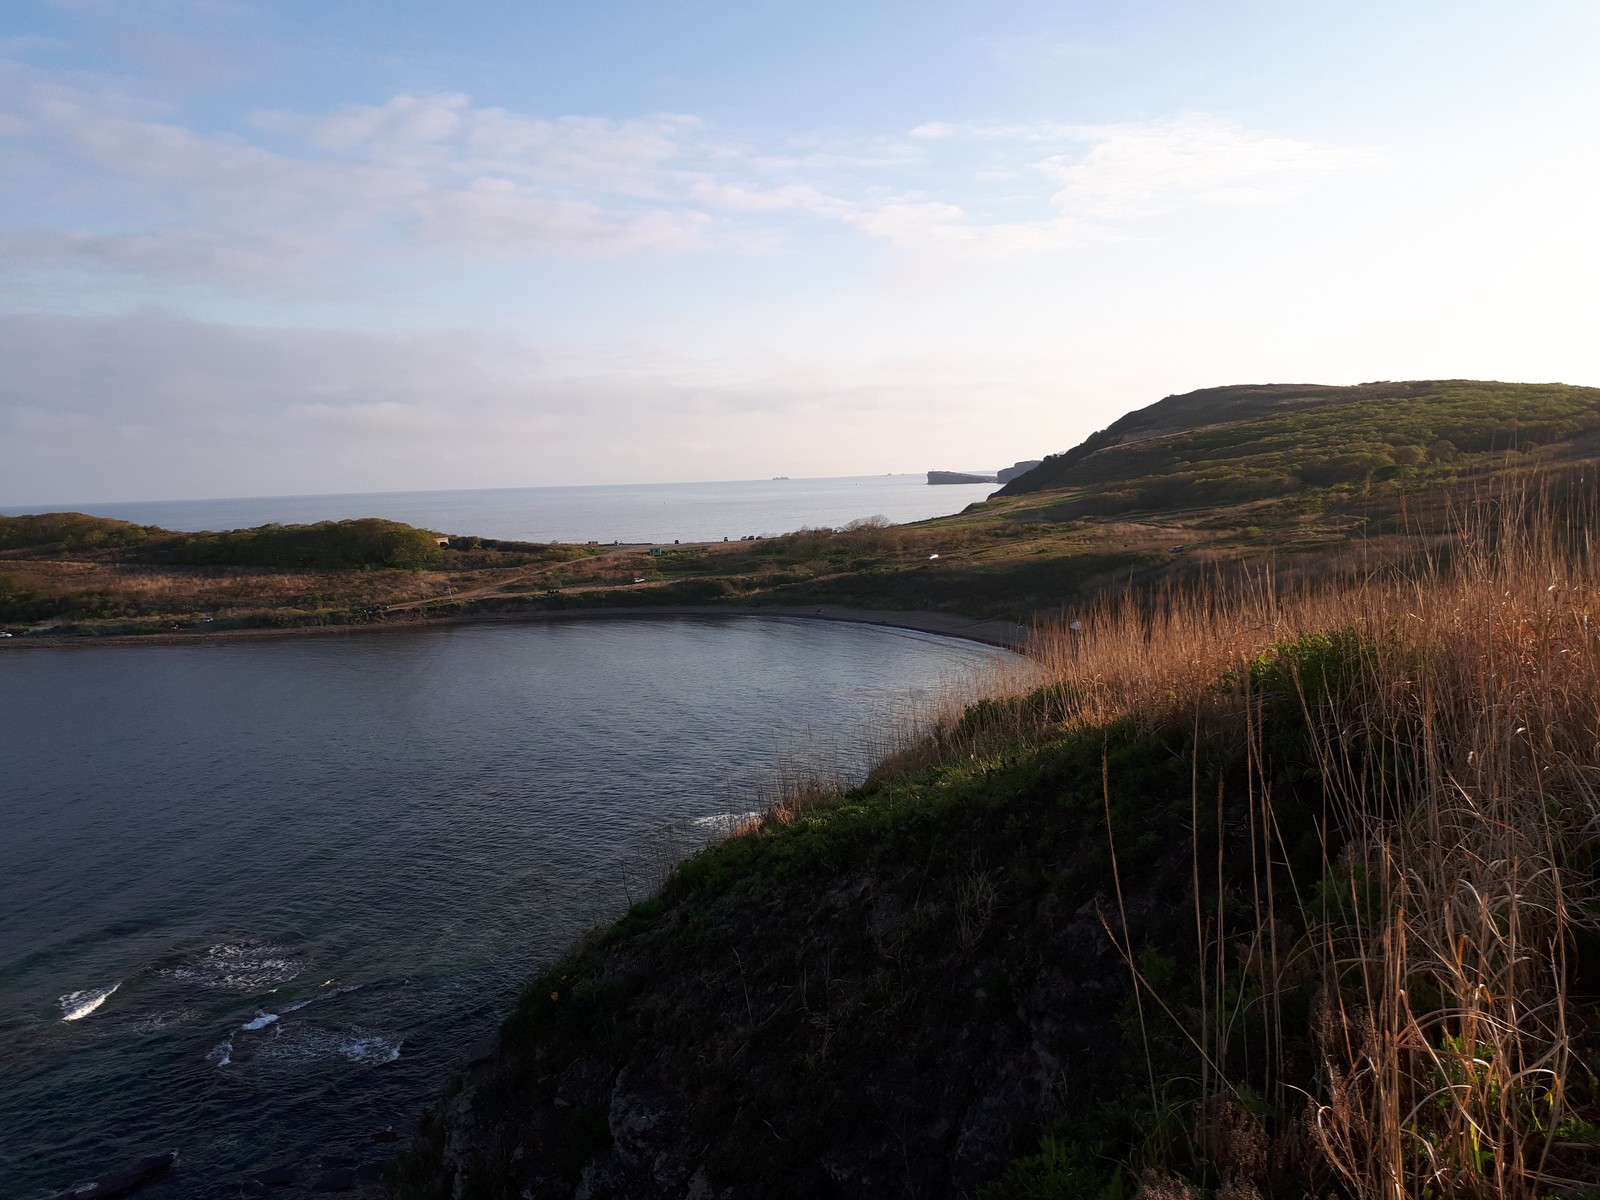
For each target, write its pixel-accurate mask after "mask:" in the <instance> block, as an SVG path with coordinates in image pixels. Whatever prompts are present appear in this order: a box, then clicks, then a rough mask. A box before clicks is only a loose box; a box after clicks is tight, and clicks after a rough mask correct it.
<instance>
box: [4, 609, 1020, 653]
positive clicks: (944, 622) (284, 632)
mask: <svg viewBox="0 0 1600 1200" xmlns="http://www.w3.org/2000/svg"><path fill="white" fill-rule="evenodd" d="M628 617H655V618H660V617H798V618H801V619H804V620H810V621H844V622H847V623H850V624H855V625H880V626H884V627H887V628H891V629H906V630H910V631H912V632H913V633H928V634H934V635H935V636H939V637H950V638H958V639H961V640H964V641H969V642H981V643H983V644H984V645H988V646H998V647H1000V648H1001V649H1004V650H1010V651H1013V652H1014V653H1019V654H1020V653H1025V652H1026V648H1027V646H1028V644H1029V642H1030V641H1031V640H1032V637H1033V633H1032V631H1031V630H1030V629H1028V628H1027V627H1026V626H1023V625H1019V624H1017V623H1016V622H1014V621H1005V620H1000V619H998V618H978V617H964V616H960V615H958V614H955V613H936V612H922V611H916V610H905V611H893V610H882V609H870V608H848V607H845V606H844V605H830V604H824V605H820V606H818V605H748V604H747V605H738V606H728V607H710V606H707V605H695V604H660V605H640V606H638V607H618V608H567V609H530V610H528V611H526V612H495V613H459V614H452V615H450V616H442V617H419V618H416V619H414V620H405V621H377V622H372V623H371V624H352V625H298V626H290V627H287V628H281V629H274V628H262V629H228V630H217V631H215V632H210V631H207V630H203V629H194V630H185V631H181V632H177V633H172V632H162V633H131V634H111V635H107V636H105V637H95V636H73V637H51V636H48V635H43V636H33V637H22V638H10V639H7V640H6V641H5V642H4V643H0V645H3V646H4V647H7V648H12V647H14V648H16V649H22V648H24V647H28V648H32V649H50V650H64V649H88V648H91V647H102V646H144V645H159V646H174V645H216V644H232V643H236V642H245V641H259V640H266V639H275V638H295V637H308V636H316V635H322V636H338V635H346V636H353V635H358V634H381V633H402V632H410V631H414V630H418V629H442V628H446V627H449V626H454V625H488V624H527V623H532V622H539V621H563V620H577V621H594V620H621V619H626V618H628ZM0 652H3V651H0Z"/></svg>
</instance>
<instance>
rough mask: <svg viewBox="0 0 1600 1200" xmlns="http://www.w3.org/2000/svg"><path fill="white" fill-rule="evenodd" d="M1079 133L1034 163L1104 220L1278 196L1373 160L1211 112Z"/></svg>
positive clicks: (1067, 201)
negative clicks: (1063, 148)
mask: <svg viewBox="0 0 1600 1200" xmlns="http://www.w3.org/2000/svg"><path fill="white" fill-rule="evenodd" d="M1072 136H1073V140H1075V141H1077V142H1078V143H1080V145H1081V146H1083V147H1086V149H1080V150H1077V151H1076V152H1068V153H1064V154H1056V155H1051V156H1050V157H1049V158H1046V159H1044V160H1042V161H1041V162H1039V163H1037V164H1035V165H1036V167H1037V168H1038V169H1039V170H1040V171H1042V172H1043V173H1044V174H1045V175H1046V176H1047V177H1049V178H1050V179H1053V180H1054V181H1056V182H1057V183H1059V184H1060V185H1061V186H1060V190H1059V191H1057V192H1056V194H1055V195H1054V196H1053V197H1052V201H1053V202H1054V203H1055V204H1056V205H1057V207H1059V208H1060V209H1061V210H1062V211H1063V212H1066V213H1069V214H1072V215H1076V216H1083V217H1091V218H1096V219H1101V220H1116V219H1123V218H1131V217H1139V216H1144V215H1148V214H1150V213H1154V212H1161V211H1166V210H1169V209H1172V208H1175V207H1179V206H1181V205H1183V204H1185V203H1186V202H1190V201H1194V200H1200V201H1203V202H1205V203H1208V204H1269V203H1276V202H1280V201H1283V200H1288V199H1291V198H1293V197H1294V196H1296V195H1298V194H1300V193H1301V192H1303V191H1305V190H1306V189H1307V188H1309V187H1311V186H1313V185H1314V184H1315V183H1316V182H1317V181H1318V180H1319V179H1321V178H1324V177H1326V176H1329V175H1332V174H1335V173H1337V172H1341V171H1346V170H1349V169H1352V168H1358V167H1361V166H1364V165H1366V164H1367V163H1368V162H1370V161H1371V155H1370V154H1369V153H1368V152H1366V151H1363V150H1358V149H1347V148H1342V147H1334V146H1320V145H1316V144H1314V143H1311V142H1304V141H1297V140H1295V139H1292V138H1284V137H1273V136H1271V135H1269V134H1263V133H1257V132H1254V131H1252V130H1247V129H1243V128H1241V127H1240V126H1238V125H1236V124H1234V123H1232V122H1229V121H1223V120H1219V119H1217V118H1215V117H1210V116H1206V115H1191V116H1184V117H1177V118H1174V119H1171V120H1165V121H1152V122H1143V123H1127V124H1113V125H1101V126H1091V127H1084V128H1081V129H1079V130H1076V131H1075V132H1074V134H1073V135H1072Z"/></svg>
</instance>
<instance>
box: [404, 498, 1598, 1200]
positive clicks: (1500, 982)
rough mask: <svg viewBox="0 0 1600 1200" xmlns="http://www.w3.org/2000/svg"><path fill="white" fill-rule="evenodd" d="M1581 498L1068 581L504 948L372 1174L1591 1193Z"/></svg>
mask: <svg viewBox="0 0 1600 1200" xmlns="http://www.w3.org/2000/svg"><path fill="white" fill-rule="evenodd" d="M1596 533H1600V495H1597V494H1596V492H1595V490H1594V489H1593V487H1592V486H1591V487H1589V488H1588V489H1587V490H1583V491H1573V490H1570V489H1565V488H1561V487H1559V486H1558V487H1557V488H1556V489H1555V490H1554V491H1552V492H1550V493H1546V494H1544V495H1539V494H1536V493H1527V492H1519V491H1516V490H1511V491H1506V492H1502V493H1500V495H1499V497H1498V498H1497V499H1494V500H1493V501H1492V502H1490V503H1487V504H1486V505H1484V506H1483V507H1481V508H1480V510H1479V511H1478V512H1477V514H1476V515H1475V516H1474V517H1473V518H1472V519H1471V520H1470V521H1468V522H1467V523H1465V524H1464V525H1462V526H1461V527H1459V528H1458V530H1457V532H1456V533H1455V534H1453V535H1452V536H1451V537H1450V538H1449V540H1448V543H1447V545H1446V548H1447V549H1448V551H1449V553H1447V554H1444V555H1441V556H1439V557H1437V558H1436V559H1435V560H1434V561H1433V562H1432V563H1431V564H1428V565H1424V566H1421V567H1415V568H1407V569H1404V570H1396V571H1387V572H1374V571H1371V570H1367V571H1364V572H1362V573H1360V575H1359V576H1357V577H1351V578H1346V579H1343V580H1339V581H1334V582H1329V583H1325V584H1323V585H1321V586H1318V587H1313V588H1305V589H1282V590H1280V589H1276V588H1274V587H1273V586H1271V585H1270V584H1269V583H1268V582H1267V581H1266V580H1265V579H1256V580H1253V581H1248V582H1247V583H1246V584H1244V585H1242V586H1239V587H1230V586H1227V585H1225V584H1221V583H1215V582H1214V583H1212V584H1208V585H1203V586H1200V587H1198V588H1194V589H1182V588H1180V589H1176V590H1171V591H1168V592H1166V593H1165V594H1164V595H1163V596H1162V597H1161V598H1160V603H1159V604H1155V605H1151V604H1147V603H1142V602H1140V600H1139V598H1138V597H1135V596H1132V595H1129V594H1127V593H1123V594H1122V595H1120V596H1114V597H1108V598H1107V599H1105V600H1104V601H1103V602H1102V603H1100V604H1098V605H1096V606H1093V607H1091V608H1090V609H1087V610H1082V611H1081V612H1080V614H1079V615H1080V617H1081V623H1082V626H1083V629H1082V631H1081V632H1074V631H1073V630H1071V629H1069V628H1065V627H1060V626H1058V627H1056V628H1055V630H1054V631H1052V632H1049V633H1047V634H1046V635H1045V637H1044V638H1043V639H1042V640H1041V641H1040V642H1039V643H1038V645H1037V646H1036V648H1035V649H1036V658H1037V661H1038V668H1039V670H1038V674H1037V675H1035V676H1034V677H1033V678H1032V679H1031V680H1030V679H1017V680H1014V681H1011V683H1010V684H1009V685H1004V686H1001V687H1000V688H999V689H998V690H997V692H996V693H995V695H994V696H993V697H992V698H990V699H986V700H982V701H979V702H978V703H976V704H974V705H972V706H971V707H969V708H967V709H966V710H965V711H964V712H959V713H952V714H950V715H949V716H948V717H946V718H945V719H944V720H943V721H942V722H941V723H940V724H939V725H938V726H937V727H936V728H935V729H933V730H932V731H931V732H929V733H928V734H926V735H925V736H923V737H922V738H920V739H913V740H912V741H910V742H909V743H908V744H907V745H906V746H905V748H904V749H903V750H902V751H901V752H899V753H898V754H896V755H894V756H892V757H891V758H890V759H888V760H887V761H885V762H884V763H883V764H882V765H881V766H880V767H879V769H878V770H877V771H876V772H875V773H874V775H873V777H872V778H870V779H869V780H868V781H867V782H866V783H865V784H864V785H863V786H861V787H859V788H856V789H854V790H852V791H849V792H847V793H844V794H839V793H837V792H833V791H830V790H828V789H826V788H822V787H797V788H792V789H791V790H790V791H789V793H788V794H787V795H786V796H785V797H783V799H782V800H780V802H779V803H778V804H776V805H775V806H774V807H773V808H772V809H771V810H770V811H769V812H768V813H767V814H766V815H765V816H764V817H763V818H762V819H761V820H760V821H759V822H754V823H751V824H750V825H749V826H747V827H746V828H745V829H743V830H741V831H740V832H739V833H737V834H736V835H735V836H733V837H732V838H730V839H728V840H727V841H725V842H723V843H721V844H719V845H717V846H715V847H713V848H711V849H708V850H707V851H705V852H704V853H702V854H701V855H699V856H697V857H696V858H694V859H692V860H690V861H689V862H687V863H685V864H684V865H682V866H681V867H679V868H678V869H677V870H676V871H675V872H674V873H673V874H672V875H671V876H670V878H669V879H668V880H667V881H666V883H665V886H664V887H663V888H662V889H661V891H660V893H659V894H658V895H657V896H656V897H655V898H653V899H650V900H648V901H645V902H642V903H640V904H637V905H635V906H634V907H633V909H632V910H631V911H630V912H629V913H628V915H627V916H626V917H625V918H624V919H623V920H621V921H620V922H618V923H617V924H616V925H614V926H612V927H611V928H609V929H605V930H601V931H598V932H597V933H596V934H595V935H594V936H593V937H591V938H590V939H589V940H588V941H587V942H586V943H585V944H584V945H583V946H581V947H578V948H576V949H575V950H574V951H573V952H572V953H571V954H570V955H569V956H568V957H567V958H565V959H564V960H562V961H561V962H558V963H556V964H553V965H552V966H551V967H550V968H549V969H548V970H547V971H546V972H545V973H544V974H543V975H542V976H541V977H540V978H538V979H536V980H534V981H532V982H531V983H530V985H529V986H528V988H527V989H526V991H525V992H524V994H523V996H522V997H521V999H520V1001H519V1003H518V1005H517V1007H516V1010H515V1011H514V1012H513V1013H512V1014H511V1015H510V1016H509V1017H508V1019H507V1020H506V1022H505V1024H504V1026H503V1028H502V1031H501V1037H500V1040H499V1044H498V1046H497V1047H496V1048H495V1049H494V1050H493V1052H492V1053H490V1054H489V1055H487V1056H486V1057H485V1058H483V1059H481V1060H480V1061H478V1062H476V1063H474V1064H472V1065H471V1066H470V1067H469V1068H468V1069H467V1070H466V1072H465V1073H464V1074H463V1076H462V1078H461V1079H460V1080H459V1081H458V1083H457V1085H456V1087H455V1089H454V1090H453V1091H452V1093H451V1095H450V1096H449V1098H448V1099H447V1100H446V1101H445V1102H443V1103H442V1104H441V1105H440V1107H439V1108H438V1110H437V1111H436V1112H435V1113H434V1114H433V1115H432V1116H431V1117H430V1118H429V1119H428V1120H427V1121H426V1122H425V1123H424V1125H423V1128H422V1130H421V1131H420V1135H419V1137H418V1140H417V1141H416V1143H415V1144H414V1146H413V1148H412V1150H411V1152H410V1153H409V1155H408V1156H407V1157H406V1159H405V1160H404V1162H403V1164H402V1171H401V1175H400V1179H399V1189H400V1194H401V1195H402V1196H403V1197H417V1198H420V1197H459V1198H461V1200H467V1198H477V1197H483V1198H499V1197H504V1198H506V1200H510V1198H512V1197H524V1198H528V1200H547V1198H548V1200H555V1198H557V1197H560V1198H566V1197H578V1196H582V1197H588V1198H590V1200H601V1198H606V1197H614V1198H619V1200H620V1198H621V1197H630V1198H647V1197H668V1196H673V1197H678V1196H705V1197H710V1196H716V1197H726V1198H728V1200H739V1198H741V1197H761V1198H763V1200H765V1198H767V1197H793V1198H796V1200H798V1198H801V1197H860V1196H886V1195H905V1196H918V1197H952V1198H953V1197H965V1196H981V1197H986V1198H988V1200H1077V1198H1079V1197H1130V1196H1135V1195H1137V1196H1139V1197H1143V1198H1145V1200H1205V1198H1207V1197H1215V1198H1216V1200H1263V1198H1264V1197H1273V1196H1318V1197H1347V1198H1350V1200H1368V1198H1370V1200H1379V1198H1380V1197H1381V1198H1384V1200H1397V1198H1399V1197H1408V1198H1409V1197H1415V1198H1416V1200H1425V1198H1427V1200H1444V1198H1449V1197H1472V1198H1481V1200H1488V1198H1489V1197H1496V1198H1501V1197H1510V1198H1513V1200H1538V1198H1543V1197H1552V1196H1579V1195H1593V1194H1594V1191H1593V1189H1594V1188H1595V1187H1596V1186H1597V1185H1600V1132H1597V1129H1600V1125H1597V1121H1600V1086H1597V1083H1596V1080H1595V1077H1594V1076H1593V1074H1592V1073H1591V1071H1590V1070H1589V1068H1588V1067H1587V1066H1586V1064H1587V1063H1588V1062H1592V1061H1593V1055H1594V1054H1595V1053H1596V1051H1597V1050H1600V1020H1597V1018H1596V1013H1597V1012H1600V1009H1597V1008H1596V1000H1600V915H1597V910H1596V908H1595V906H1594V886H1593V864H1594V862H1595V855H1596V851H1597V849H1600V845H1597V843H1596V840H1595V829H1596V821H1597V816H1596V806H1595V801H1594V797H1593V788H1592V778H1593V776H1594V773H1595V772H1597V771H1600V749H1597V747H1600V738H1597V737H1596V735H1597V733H1600V645H1597V643H1596V641H1595V638H1594V636H1593V631H1592V628H1591V624H1590V601H1591V598H1592V597H1593V595H1594V594H1595V592H1596V589H1597V586H1600V564H1597V562H1596V561H1595V559H1594V557H1593V556H1592V554H1591V553H1590V547H1591V546H1592V544H1593V538H1594V536H1595V534H1596Z"/></svg>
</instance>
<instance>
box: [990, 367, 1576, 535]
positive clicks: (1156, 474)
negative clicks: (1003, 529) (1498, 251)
mask: <svg viewBox="0 0 1600 1200" xmlns="http://www.w3.org/2000/svg"><path fill="white" fill-rule="evenodd" d="M1596 430H1600V388H1590V387H1571V386H1567V385H1564V384H1511V383H1491V382H1480V381H1474V380H1440V381H1420V382H1408V383H1365V384H1360V385H1358V386H1355V387H1324V386H1317V385H1257V386H1244V387H1224V388H1209V389H1206V390H1203V391H1197V392H1189V393H1187V394H1185V395H1181V396H1169V397H1167V398H1166V399H1165V400H1161V401H1158V402H1157V403H1155V404H1152V405H1150V406H1149V407H1147V408H1141V409H1139V410H1137V411H1135V412H1131V413H1129V414H1127V415H1126V416H1124V417H1122V418H1120V419H1119V420H1117V421H1115V422H1113V423H1112V424H1111V425H1109V426H1108V427H1106V428H1105V429H1103V430H1101V431H1100V432H1098V433H1095V434H1093V435H1091V436H1090V437H1089V438H1087V439H1085V440H1084V442H1083V443H1082V444H1081V445H1078V446H1076V447H1074V448H1073V449H1071V450H1068V451H1066V452H1065V453H1062V454H1055V455H1051V456H1050V457H1049V458H1046V459H1045V460H1044V461H1043V462H1042V463H1041V464H1040V465H1039V466H1038V467H1035V468H1034V469H1033V470H1032V471H1029V472H1028V473H1027V474H1025V475H1023V476H1021V477H1020V478H1018V479H1015V480H1013V481H1012V482H1011V483H1009V484H1007V485H1006V486H1005V487H1004V488H1001V489H1000V491H999V492H998V493H997V494H998V495H1000V496H1021V495H1027V494H1030V493H1036V492H1043V491H1062V490H1066V489H1072V490H1074V491H1076V492H1079V493H1080V494H1081V495H1082V497H1083V501H1084V502H1083V503H1082V504H1081V507H1083V508H1085V509H1088V508H1091V507H1092V508H1094V509H1095V510H1096V511H1099V512H1103V513H1109V512H1131V511H1136V510H1139V509H1144V508H1159V507H1162V506H1164V505H1169V504H1174V503H1179V502H1182V503H1201V504H1206V503H1213V504H1227V503H1237V502H1241V501H1245V500H1251V499H1257V498H1262V497H1268V496H1279V495H1286V494H1290V493H1294V492H1299V491H1303V490H1307V489H1312V488H1319V487H1329V486H1333V485H1340V484H1362V485H1365V484H1369V483H1383V482H1387V481H1390V480H1408V481H1414V482H1428V481H1433V480H1439V479H1447V478H1449V477H1451V476H1454V475H1459V474H1461V473H1464V472H1471V471H1474V470H1480V469H1485V468H1488V467H1492V466H1494V465H1496V464H1497V463H1499V462H1501V461H1503V460H1505V459H1506V458H1507V456H1511V457H1512V459H1513V461H1515V460H1516V459H1518V458H1520V459H1528V460H1531V459H1533V458H1540V457H1542V458H1544V459H1546V460H1548V459H1550V458H1552V457H1556V456H1559V455H1560V454H1562V453H1563V452H1566V453H1571V452H1572V451H1573V443H1574V442H1577V441H1579V440H1580V439H1583V438H1584V437H1585V436H1586V435H1590V434H1593V433H1594V432H1595V431H1596ZM1090 497H1093V498H1094V500H1093V501H1092V502H1090V499H1089V498H1090Z"/></svg>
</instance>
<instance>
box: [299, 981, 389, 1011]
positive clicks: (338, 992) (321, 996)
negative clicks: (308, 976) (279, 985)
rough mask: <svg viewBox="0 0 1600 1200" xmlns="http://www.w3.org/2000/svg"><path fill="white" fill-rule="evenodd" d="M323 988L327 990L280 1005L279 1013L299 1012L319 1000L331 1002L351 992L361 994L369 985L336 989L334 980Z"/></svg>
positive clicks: (352, 984) (361, 984) (362, 984)
mask: <svg viewBox="0 0 1600 1200" xmlns="http://www.w3.org/2000/svg"><path fill="white" fill-rule="evenodd" d="M322 986H323V987H324V988H325V989H327V990H325V991H321V992H313V993H312V994H311V995H309V996H306V997H304V998H303V999H300V1000H295V1001H292V1002H291V1003H289V1004H283V1005H280V1006H279V1007H278V1011H279V1012H280V1013H284V1014H288V1013H292V1012H299V1011H300V1010H301V1009H302V1008H304V1007H305V1006H306V1005H308V1004H315V1003H317V1002H318V1001H319V1000H331V999H333V997H335V996H344V995H348V994H349V993H351V992H359V991H360V990H361V989H362V988H364V987H366V986H367V985H366V984H364V983H346V984H341V985H340V986H339V987H334V986H333V980H331V979H330V980H328V981H327V982H326V983H324V984H323V985H322Z"/></svg>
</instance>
